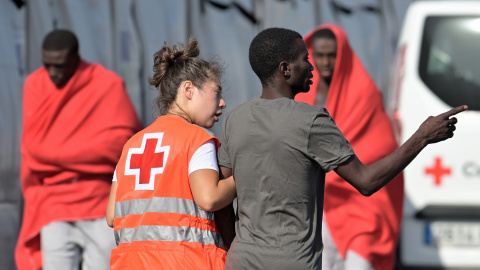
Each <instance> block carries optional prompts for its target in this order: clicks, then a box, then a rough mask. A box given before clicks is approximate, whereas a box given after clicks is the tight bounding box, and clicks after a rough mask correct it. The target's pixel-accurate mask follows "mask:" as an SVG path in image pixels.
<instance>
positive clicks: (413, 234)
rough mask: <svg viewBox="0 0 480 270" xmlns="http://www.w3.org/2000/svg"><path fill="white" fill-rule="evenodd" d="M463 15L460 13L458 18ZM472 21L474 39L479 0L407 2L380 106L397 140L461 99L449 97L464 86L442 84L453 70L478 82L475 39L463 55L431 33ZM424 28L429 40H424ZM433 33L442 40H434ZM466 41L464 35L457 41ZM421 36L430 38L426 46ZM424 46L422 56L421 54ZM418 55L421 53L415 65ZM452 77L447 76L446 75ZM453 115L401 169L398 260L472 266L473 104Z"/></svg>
mask: <svg viewBox="0 0 480 270" xmlns="http://www.w3.org/2000/svg"><path fill="white" fill-rule="evenodd" d="M464 17H465V18H467V17H468V19H466V20H463V18H464ZM477 19H478V20H477ZM477 21H478V36H477V33H476V32H475V31H474V30H472V31H473V32H472V35H471V36H470V35H466V37H467V38H472V39H471V40H473V41H474V42H475V43H476V41H477V40H479V41H480V1H424V2H422V1H419V2H414V3H412V4H411V5H410V7H409V9H408V10H407V13H406V16H405V20H404V25H403V28H402V32H401V35H400V39H399V43H398V47H397V57H396V62H395V66H394V69H393V73H392V75H393V77H392V80H391V82H392V83H391V87H390V89H389V92H388V93H387V106H386V107H387V111H388V113H389V115H390V117H391V118H392V119H393V118H395V121H398V123H397V124H398V125H395V124H394V127H395V126H396V132H397V136H398V139H399V142H400V143H403V142H405V141H406V140H407V139H408V138H409V137H410V136H411V135H412V134H413V133H414V132H415V131H416V130H417V129H418V127H419V126H420V125H421V124H422V122H423V121H424V120H425V119H426V118H427V117H428V116H430V115H432V116H433V115H438V114H440V113H443V112H445V111H447V110H449V109H452V108H453V106H458V105H462V104H457V105H455V104H453V103H455V102H452V100H453V99H455V98H456V95H462V93H463V92H465V91H466V90H464V89H461V88H462V87H463V84H460V83H454V84H452V85H454V86H455V87H450V85H449V84H443V83H442V80H448V79H449V77H450V76H452V77H454V76H457V77H459V78H461V79H462V80H465V81H468V82H469V83H470V84H471V85H474V87H477V86H476V84H478V86H479V88H478V89H477V88H474V90H475V89H477V90H479V89H480V79H479V78H480V61H477V60H480V56H477V55H480V42H478V43H476V44H477V45H474V46H476V47H478V54H475V53H472V54H469V55H467V56H471V57H464V58H465V59H464V60H463V58H462V57H461V56H462V55H461V54H462V53H465V52H462V51H460V52H456V53H454V49H455V48H451V47H454V46H457V47H458V46H460V45H461V44H462V42H463V41H461V40H454V38H453V37H452V39H451V40H450V41H455V42H451V44H450V42H448V41H449V39H448V37H446V36H445V37H443V36H440V35H439V33H440V34H442V33H444V32H442V31H444V29H447V30H448V29H451V28H448V27H456V25H460V24H462V23H469V25H470V24H471V25H474V23H477ZM427 22H428V23H430V25H433V26H434V27H437V28H438V29H440V30H438V29H437V30H435V29H434V30H435V31H437V33H435V32H429V33H425V31H431V30H426V27H427V26H426V23H427ZM428 23H427V24H428ZM440 27H445V28H440ZM462 27H463V26H462ZM475 27H476V26H475ZM432 31H433V30H432ZM438 31H440V32H438ZM457 32H460V30H459V31H453V33H454V34H458V35H460V34H461V33H457ZM445 33H446V34H448V33H450V32H448V31H445ZM435 35H437V36H435ZM426 36H428V37H429V38H430V39H431V40H430V41H431V42H430V43H428V42H426V40H427V39H426ZM437 40H440V41H442V43H440V44H434V42H437ZM427 41H428V40H427ZM440 41H439V42H440ZM457 41H458V42H457ZM467 42H471V41H470V39H469V40H468V41H467V40H465V42H464V43H467ZM426 44H427V45H431V46H430V47H428V48H427V47H425V45H426ZM432 44H433V45H432ZM459 44H460V45H459ZM467 45H468V44H467ZM422 46H424V47H422ZM442 46H443V47H442ZM445 48H446V49H445ZM450 49H451V50H450ZM425 52H428V60H427V61H426V60H425V59H424V58H422V57H425ZM468 58H471V61H472V62H471V63H470V62H469V61H470V59H468ZM421 59H423V61H426V62H423V67H424V68H423V69H422V67H421V66H422V64H421ZM455 61H457V62H455ZM460 61H464V62H465V63H464V62H460ZM476 62H478V63H476ZM425 67H426V68H425ZM425 70H427V71H425ZM450 71H452V72H450ZM472 71H473V72H472ZM422 72H423V73H424V74H427V75H428V76H430V77H428V78H429V80H425V76H424V78H422V75H421V73H422ZM436 72H438V75H437V73H436ZM432 74H433V75H432ZM431 78H433V79H431ZM435 78H439V79H438V80H437V79H435ZM457 81H458V78H455V80H454V81H453V82H457ZM427 84H430V85H439V86H440V87H442V85H443V86H448V89H449V88H452V92H451V93H447V94H449V95H451V98H448V95H447V98H446V97H445V96H442V93H443V92H445V89H441V91H443V92H441V91H440V90H439V91H437V90H438V89H436V88H435V89H431V88H429V86H427ZM435 87H436V86H435ZM448 89H446V90H447V92H448ZM477 90H475V91H477ZM462 91H463V92H462ZM477 94H480V90H479V91H477V92H475V93H473V96H474V97H475V99H476V95H477ZM463 100H467V101H468V102H471V104H474V107H475V106H478V104H479V103H480V99H479V100H478V101H477V100H468V99H463ZM456 117H457V119H458V120H459V122H458V124H457V125H456V127H457V130H456V131H455V134H454V138H453V139H451V140H448V141H446V142H441V143H438V144H433V145H429V146H427V147H426V148H425V149H424V150H423V151H422V152H421V153H420V154H419V155H418V157H417V158H416V159H415V160H414V161H412V163H411V164H410V165H409V166H408V167H407V168H406V169H405V170H404V176H405V196H406V198H405V207H404V214H403V223H402V232H401V236H400V250H399V252H400V256H399V259H400V261H401V264H402V265H405V266H430V267H449V268H456V267H469V268H474V269H480V214H477V213H480V110H478V107H475V109H474V110H467V111H465V112H463V113H461V114H459V115H458V116H456Z"/></svg>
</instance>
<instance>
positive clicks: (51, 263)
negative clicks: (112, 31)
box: [15, 30, 141, 270]
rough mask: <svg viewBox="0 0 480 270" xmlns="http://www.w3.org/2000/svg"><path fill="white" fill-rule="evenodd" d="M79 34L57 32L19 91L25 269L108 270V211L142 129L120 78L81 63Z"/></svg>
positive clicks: (20, 261) (20, 249) (20, 256)
mask: <svg viewBox="0 0 480 270" xmlns="http://www.w3.org/2000/svg"><path fill="white" fill-rule="evenodd" d="M78 49H79V42H78V40H77V38H76V35H75V34H74V33H73V32H71V31H68V30H54V31H52V32H50V33H49V34H48V35H46V37H45V38H44V41H43V44H42V62H43V67H41V68H39V69H38V70H36V71H35V72H33V73H32V74H30V75H29V76H28V77H27V79H26V82H25V85H24V93H23V131H22V138H21V183H22V191H23V196H24V200H25V204H24V213H23V223H22V227H21V231H20V236H19V239H18V242H17V248H16V254H15V257H16V262H17V267H18V268H19V269H20V270H23V269H40V268H43V269H45V270H47V269H78V268H79V267H80V266H81V267H82V269H108V264H109V259H110V249H111V248H113V247H115V240H114V236H113V231H112V229H111V228H109V227H108V226H107V224H105V209H106V206H107V201H108V195H109V191H110V186H111V179H112V175H113V171H114V168H115V164H116V163H117V161H118V158H119V157H120V153H121V149H122V146H123V144H124V143H125V142H126V141H127V139H128V138H130V137H131V136H132V135H133V134H134V133H135V132H137V131H138V130H140V128H141V124H140V121H139V119H138V117H137V115H136V112H135V110H134V107H133V105H132V104H131V102H130V100H129V97H128V95H127V93H126V91H125V87H124V83H123V80H122V79H121V78H120V77H119V76H117V75H116V74H115V73H114V72H112V71H109V70H107V69H105V68H104V67H103V66H102V65H100V64H94V63H88V62H86V61H84V60H82V59H81V57H80V55H79V53H78Z"/></svg>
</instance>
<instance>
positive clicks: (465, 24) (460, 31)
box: [419, 16, 480, 110]
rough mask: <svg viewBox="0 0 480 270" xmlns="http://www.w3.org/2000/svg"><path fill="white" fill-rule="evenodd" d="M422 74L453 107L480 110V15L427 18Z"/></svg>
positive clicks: (428, 84) (420, 66)
mask: <svg viewBox="0 0 480 270" xmlns="http://www.w3.org/2000/svg"><path fill="white" fill-rule="evenodd" d="M423 33H424V34H423V38H422V47H421V52H420V65H419V69H420V70H419V73H420V78H421V79H422V81H423V82H424V83H425V84H426V85H427V86H428V88H430V90H431V91H432V92H433V93H435V95H437V96H438V97H439V98H440V99H441V100H443V102H445V103H446V104H448V105H449V106H451V107H456V106H459V105H463V104H466V105H468V108H469V110H480V46H479V45H480V16H472V17H451V16H435V17H433V16H432V17H427V19H426V21H425V29H424V31H423Z"/></svg>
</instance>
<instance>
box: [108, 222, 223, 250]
mask: <svg viewBox="0 0 480 270" xmlns="http://www.w3.org/2000/svg"><path fill="white" fill-rule="evenodd" d="M115 238H116V240H117V244H118V243H130V242H131V241H176V242H180V241H185V242H196V243H201V244H204V245H216V246H218V247H220V248H224V247H225V244H224V243H223V240H222V237H221V236H220V234H219V233H216V232H212V231H208V230H202V229H199V228H195V227H175V226H139V227H138V228H125V229H121V230H118V231H115Z"/></svg>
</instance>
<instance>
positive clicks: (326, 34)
mask: <svg viewBox="0 0 480 270" xmlns="http://www.w3.org/2000/svg"><path fill="white" fill-rule="evenodd" d="M318 38H327V39H333V40H337V38H336V37H335V34H334V33H333V32H332V30H330V29H328V28H323V29H320V30H318V31H315V33H313V36H312V40H315V39H318Z"/></svg>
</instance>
